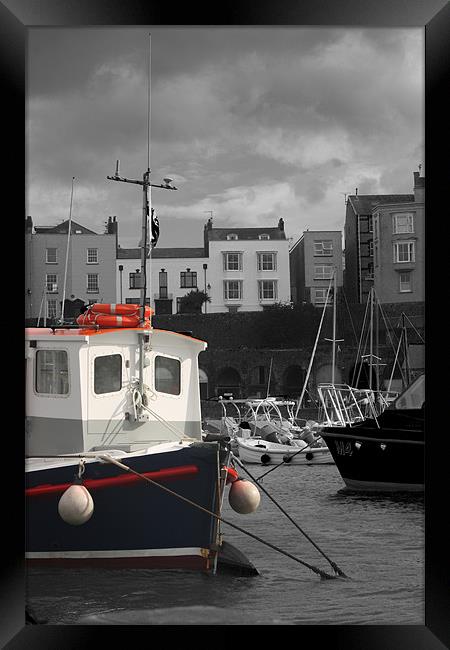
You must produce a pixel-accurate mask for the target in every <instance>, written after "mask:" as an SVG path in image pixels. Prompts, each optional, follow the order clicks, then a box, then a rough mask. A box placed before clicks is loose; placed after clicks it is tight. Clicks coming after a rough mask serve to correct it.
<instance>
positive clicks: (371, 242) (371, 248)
mask: <svg viewBox="0 0 450 650" xmlns="http://www.w3.org/2000/svg"><path fill="white" fill-rule="evenodd" d="M369 256H370V257H373V240H372V239H371V240H370V242H369Z"/></svg>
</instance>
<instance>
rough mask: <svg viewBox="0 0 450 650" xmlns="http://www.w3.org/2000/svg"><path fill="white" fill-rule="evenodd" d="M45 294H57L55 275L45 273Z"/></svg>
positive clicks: (56, 278)
mask: <svg viewBox="0 0 450 650" xmlns="http://www.w3.org/2000/svg"><path fill="white" fill-rule="evenodd" d="M45 285H46V288H47V293H58V276H57V275H56V273H47V275H46V276H45Z"/></svg>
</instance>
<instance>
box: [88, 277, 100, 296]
mask: <svg viewBox="0 0 450 650" xmlns="http://www.w3.org/2000/svg"><path fill="white" fill-rule="evenodd" d="M98 291H99V290H98V273H88V274H87V286H86V292H87V293H98Z"/></svg>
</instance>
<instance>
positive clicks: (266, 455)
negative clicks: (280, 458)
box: [261, 454, 270, 465]
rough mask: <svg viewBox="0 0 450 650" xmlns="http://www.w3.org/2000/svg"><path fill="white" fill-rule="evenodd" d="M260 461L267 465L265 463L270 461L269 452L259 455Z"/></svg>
mask: <svg viewBox="0 0 450 650" xmlns="http://www.w3.org/2000/svg"><path fill="white" fill-rule="evenodd" d="M261 462H262V464H263V465H267V463H270V456H269V454H263V455H262V456H261Z"/></svg>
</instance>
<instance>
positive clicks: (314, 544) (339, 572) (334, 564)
mask: <svg viewBox="0 0 450 650" xmlns="http://www.w3.org/2000/svg"><path fill="white" fill-rule="evenodd" d="M233 460H234V461H235V462H236V463H237V464H238V465H239V467H242V469H243V470H244V471H245V472H246V473H247V474H248V475H249V476H250V478H251V479H252V481H254V482H255V483H257V479H256V478H255V477H254V476H252V474H250V472H249V471H248V469H247V468H246V467H245V465H244V464H243V463H242V462H241V461H240V459H239V458H237V457H236V456H235V455H234V454H233ZM258 485H259V487H260V488H261V490H262V491H263V492H264V494H266V495H267V496H268V497H269V499H270V500H271V501H272V502H273V503H274V504H275V505H276V506H277V508H279V509H280V510H281V512H282V513H283V514H284V515H285V516H286V517H287V518H288V519H289V521H290V522H291V523H292V524H294V526H295V527H296V528H297V530H299V531H300V532H301V533H302V535H304V536H305V537H306V539H307V540H308V541H309V542H311V544H312V545H313V546H314V547H315V548H316V549H317V550H318V551H319V553H321V554H322V555H323V557H324V558H325V559H326V560H327V562H328V563H329V564H330V566H331V567H332V568H333V570H334V571H335V572H336V573H337V574H338V575H339V576H340V577H342V578H348V576H347V575H345V573H344V572H343V571H342V569H340V568H339V567H338V565H337V564H336V563H335V562H333V560H331V559H330V558H329V557H328V555H327V554H326V553H325V552H324V551H322V549H321V548H320V547H319V546H318V545H317V544H316V543H315V542H314V541H313V540H312V539H311V537H310V536H309V535H308V534H307V533H305V531H304V530H303V529H302V528H300V526H299V525H298V524H297V522H296V521H294V520H293V519H292V517H291V516H290V515H289V514H288V513H287V512H286V510H284V508H282V506H280V504H279V503H278V502H277V501H276V500H275V499H274V498H273V496H272V495H271V494H269V492H268V491H267V490H266V489H265V488H264V487H263V486H262V485H261V484H259V483H258Z"/></svg>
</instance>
